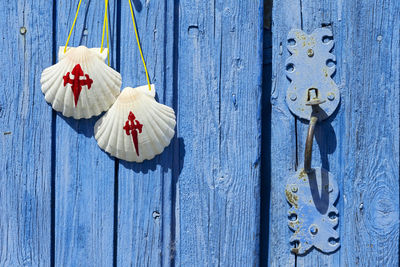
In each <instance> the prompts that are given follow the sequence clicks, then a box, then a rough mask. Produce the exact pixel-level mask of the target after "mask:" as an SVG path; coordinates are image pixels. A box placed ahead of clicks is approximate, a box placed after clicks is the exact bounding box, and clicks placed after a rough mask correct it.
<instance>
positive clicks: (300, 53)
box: [286, 28, 340, 120]
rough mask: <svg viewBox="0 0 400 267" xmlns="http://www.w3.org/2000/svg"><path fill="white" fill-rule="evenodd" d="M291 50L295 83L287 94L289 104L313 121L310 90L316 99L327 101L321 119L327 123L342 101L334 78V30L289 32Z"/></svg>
mask: <svg viewBox="0 0 400 267" xmlns="http://www.w3.org/2000/svg"><path fill="white" fill-rule="evenodd" d="M287 40H288V45H287V48H288V50H289V52H290V54H291V55H290V57H289V58H288V59H287V60H286V76H287V77H288V78H289V79H290V81H291V83H290V86H289V88H288V89H287V92H286V103H287V104H288V106H289V109H290V111H291V112H292V113H293V114H295V115H296V116H298V117H300V118H302V119H307V120H309V119H310V116H311V111H312V108H311V107H310V106H307V105H306V103H307V102H308V101H310V100H311V99H310V89H311V90H314V89H316V91H312V93H317V95H316V97H317V98H319V99H320V100H322V101H325V100H326V101H325V102H324V103H322V104H321V105H320V115H319V116H318V118H319V120H324V119H326V118H327V117H329V116H330V115H332V113H333V112H334V111H335V109H336V108H337V106H338V105H339V102H340V92H339V89H338V87H337V85H336V83H335V82H334V81H333V80H332V78H331V75H333V73H334V72H335V68H336V66H335V56H334V55H333V54H332V53H330V51H331V50H332V48H333V45H334V42H333V38H332V31H331V30H330V29H328V28H318V29H316V30H314V31H313V32H312V33H311V34H310V35H307V34H306V33H304V32H303V31H302V30H298V29H293V30H291V31H290V32H289V34H288V37H287Z"/></svg>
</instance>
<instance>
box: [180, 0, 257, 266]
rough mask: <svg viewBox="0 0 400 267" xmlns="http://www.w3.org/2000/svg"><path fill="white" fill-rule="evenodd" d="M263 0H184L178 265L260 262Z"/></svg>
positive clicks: (181, 49) (181, 13) (181, 6)
mask: <svg viewBox="0 0 400 267" xmlns="http://www.w3.org/2000/svg"><path fill="white" fill-rule="evenodd" d="M262 7H263V3H262V1H189V0H181V1H179V57H178V80H177V81H178V84H177V86H178V94H179V97H178V136H179V137H182V138H183V140H184V142H185V158H184V164H183V169H182V173H181V175H180V176H179V180H178V185H177V186H178V188H177V196H178V200H179V202H178V203H177V207H176V209H177V210H178V211H179V217H178V221H177V222H176V227H177V230H176V231H177V232H176V235H177V241H178V243H176V246H177V247H176V248H177V251H176V254H177V255H176V256H177V258H176V264H177V265H178V266H198V265H203V266H219V265H221V266H233V265H239V266H241V265H245V266H256V265H258V263H259V222H260V212H259V198H260V177H259V175H260V169H259V168H260V167H259V161H260V137H261V134H260V132H261V121H260V120H261V118H260V115H261V114H260V112H261V107H260V101H261V82H262V75H261V73H262V24H263V22H262V14H263V9H262Z"/></svg>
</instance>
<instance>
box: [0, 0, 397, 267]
mask: <svg viewBox="0 0 400 267" xmlns="http://www.w3.org/2000/svg"><path fill="white" fill-rule="evenodd" d="M133 2H134V6H135V12H136V16H137V20H138V27H139V32H140V37H141V40H142V44H143V50H144V54H145V57H146V60H147V63H148V65H149V69H150V75H151V79H152V81H153V82H154V83H155V84H156V86H157V92H158V100H159V101H160V102H162V103H165V104H167V105H170V106H172V107H173V108H174V109H175V111H176V113H177V121H178V125H177V129H176V130H177V134H176V137H175V138H174V140H173V141H172V144H171V146H169V147H168V148H167V149H166V151H165V152H164V153H163V154H162V155H160V156H158V157H156V159H154V160H152V161H149V162H146V163H144V164H140V165H139V164H128V163H126V162H122V161H121V162H119V161H117V164H116V162H115V161H114V159H113V158H110V157H109V156H107V155H106V154H105V153H104V152H102V151H101V150H100V149H99V148H98V147H97V144H96V142H95V140H94V138H93V124H94V122H95V120H96V119H92V120H82V121H78V122H77V121H74V120H71V119H66V118H63V117H62V116H60V115H59V114H55V113H53V112H52V110H51V107H50V106H49V105H47V104H46V102H45V100H44V98H43V95H42V93H41V91H40V84H39V79H40V74H41V71H42V69H43V68H45V67H47V66H49V65H51V64H52V63H54V62H55V61H56V58H55V52H56V51H57V50H58V46H60V45H64V43H65V38H66V36H67V33H68V30H69V27H70V25H71V22H72V19H73V16H74V14H75V9H76V5H77V1H53V2H52V1H42V0H39V1H22V0H17V1H8V2H7V3H4V4H3V6H2V8H1V9H0V15H1V16H2V18H5V20H4V21H5V22H4V24H2V25H1V26H0V29H1V31H2V38H1V40H0V51H2V53H1V56H0V62H1V72H0V73H1V81H2V84H1V85H0V95H1V97H0V129H1V132H0V135H1V141H0V147H1V161H0V173H1V177H0V238H1V239H0V240H1V241H0V265H1V266H23V265H26V266H37V265H44V266H49V265H52V263H53V265H54V266H93V265H95V266H112V265H118V266H124V265H129V264H132V265H139V266H142V265H146V264H148V265H156V266H157V265H174V266H202V265H208V266H214V265H222V266H223V265H225V266H227V265H241V266H249V265H250V266H254V265H258V264H260V265H264V266H265V265H266V264H267V263H269V264H270V265H271V266H294V264H295V263H296V262H297V266H325V265H330V266H339V265H344V266H347V265H348V266H351V265H360V266H361V265H365V266H368V265H370V266H377V265H379V266H397V265H398V242H399V239H398V234H399V210H398V208H399V194H398V189H399V181H398V172H399V102H400V101H399V98H400V97H399V93H398V88H399V79H398V77H399V69H398V66H399V50H398V46H399V35H398V32H399V16H398V14H399V10H400V7H399V5H400V3H398V1H394V0H390V1H386V2H382V3H375V2H372V1H340V0H339V1H333V0H324V1H315V0H307V1H305V0H301V1H300V0H296V1H295V0H285V1H279V4H277V1H276V3H275V4H276V6H275V7H274V12H273V18H274V19H273V29H274V31H273V40H272V45H273V49H272V57H273V60H272V63H273V73H272V78H273V81H272V98H271V103H272V113H271V120H272V124H271V128H269V127H268V125H266V122H268V118H269V113H268V111H269V101H268V100H266V101H263V105H262V107H263V109H261V107H260V101H261V65H262V61H261V58H262V46H261V42H262V32H261V25H262V21H261V17H262V3H260V1H239V0H236V1H235V0H228V1H220V0H218V1H192V0H180V1H151V0H150V1H144V0H134V1H133ZM102 7H103V1H100V0H96V1H94V0H93V1H83V3H82V6H81V13H80V16H79V18H78V22H77V25H76V29H75V32H74V34H73V37H72V39H71V45H74V46H76V45H80V44H83V45H88V46H99V44H100V32H101V26H102V14H103V8H102ZM110 15H111V16H112V19H111V22H110V24H111V25H110V28H111V41H112V42H111V44H112V65H113V66H114V67H116V68H119V69H120V70H121V73H122V74H123V78H124V86H127V85H129V86H136V85H140V84H143V83H145V77H144V73H143V69H142V66H141V62H140V59H139V57H138V54H137V48H136V44H135V41H134V39H133V32H132V28H131V21H130V20H129V19H128V18H129V17H128V16H129V10H128V9H127V1H125V0H117V1H110ZM321 24H323V25H325V26H328V27H331V28H332V30H333V34H334V36H335V48H334V53H335V55H336V56H337V71H336V75H335V76H334V80H335V81H336V83H337V84H338V85H339V86H340V89H341V93H342V102H341V105H340V107H339V110H338V111H337V112H336V113H334V114H333V116H332V117H331V119H328V120H327V121H325V122H322V123H321V124H319V125H318V126H317V129H316V140H317V144H318V146H315V154H314V157H313V158H314V162H313V166H321V167H324V168H325V169H327V170H329V171H330V172H332V173H334V174H335V175H336V177H337V179H338V184H339V187H340V190H341V192H343V193H341V194H340V196H339V201H338V208H339V210H340V214H342V216H341V217H340V226H339V229H340V240H341V248H340V250H339V251H338V252H337V253H334V254H329V255H325V254H322V253H320V252H319V251H317V250H312V251H311V252H310V253H308V254H307V255H305V256H303V257H297V258H296V257H295V256H294V255H293V254H290V248H291V246H290V244H289V242H288V240H289V238H290V235H291V232H290V230H289V229H288V227H287V216H286V215H287V209H288V204H287V201H286V200H285V196H284V194H283V193H282V192H283V191H284V186H285V181H286V178H287V177H289V175H292V174H294V173H295V169H296V165H297V163H299V164H301V162H297V161H298V160H301V158H300V157H297V154H298V155H301V154H302V152H303V149H304V141H303V140H305V134H306V128H307V123H305V122H303V121H298V120H296V119H295V118H294V117H293V116H292V114H291V113H290V112H289V110H288V108H287V105H286V103H285V90H286V88H287V87H288V84H289V83H288V80H287V78H286V77H285V64H284V63H285V59H286V58H287V52H286V49H285V39H286V36H287V33H288V32H289V30H290V29H292V28H303V30H304V31H305V32H307V33H310V32H311V31H312V30H313V29H315V28H318V27H321ZM22 26H25V28H26V32H24V31H22V33H23V34H21V33H20V27H22ZM85 28H87V32H86V31H85V30H84V29H85ZM267 39H268V38H267ZM268 51H269V50H265V52H268ZM52 58H53V62H52ZM266 58H267V60H266V61H265V62H264V64H265V66H266V67H265V70H268V68H269V67H270V66H271V65H270V63H269V62H270V61H269V60H268V59H270V58H269V57H266ZM130 66H131V67H130ZM264 77H266V79H265V83H266V84H268V80H269V79H268V78H267V77H268V73H267V74H266V75H265V76H264ZM266 95H268V88H266V89H265V92H263V99H264V98H266ZM261 111H264V112H261ZM53 114H54V115H53ZM261 120H263V124H264V126H265V128H263V135H262V137H263V140H264V141H265V142H264V143H263V144H262V151H263V152H264V153H265V154H264V155H263V157H262V160H261V161H260V149H261V144H260V137H261V136H260V134H261V125H260V121H261ZM244 129H245V130H244ZM264 130H265V131H264ZM269 135H271V136H270V138H269ZM269 140H271V146H268V144H269ZM296 140H297V142H296ZM296 144H297V147H296ZM317 155H320V156H319V157H318V156H317ZM260 164H261V167H260ZM260 171H261V172H262V173H263V174H264V175H265V176H262V177H261V179H260ZM269 174H270V176H271V180H269V179H268V178H269V176H268V175H269ZM269 182H270V189H271V191H269ZM260 186H261V190H260ZM269 193H270V197H271V202H270V205H269V209H268V208H267V207H268V199H269V195H268V194H269ZM260 194H261V198H260ZM260 199H261V202H260ZM260 203H261V204H263V203H264V204H265V206H264V205H263V207H261V209H260ZM260 215H261V219H260ZM267 221H268V222H269V226H270V227H269V228H270V229H269V231H268V229H264V228H262V227H263V226H264V227H268V223H267ZM260 222H261V224H262V225H261V226H260ZM264 223H265V224H264ZM260 234H261V235H262V236H261V237H260V236H259V235H260ZM268 239H269V242H267V241H268ZM267 243H268V244H269V246H267ZM260 245H261V247H260ZM267 251H268V262H267V259H266V258H265V257H266V255H267Z"/></svg>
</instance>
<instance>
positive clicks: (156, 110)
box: [94, 85, 176, 162]
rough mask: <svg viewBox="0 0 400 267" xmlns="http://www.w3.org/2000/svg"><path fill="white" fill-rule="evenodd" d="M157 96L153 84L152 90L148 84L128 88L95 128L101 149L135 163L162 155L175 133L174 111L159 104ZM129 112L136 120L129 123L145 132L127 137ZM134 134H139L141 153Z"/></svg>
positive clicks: (132, 133) (137, 133)
mask: <svg viewBox="0 0 400 267" xmlns="http://www.w3.org/2000/svg"><path fill="white" fill-rule="evenodd" d="M154 96H155V88H154V85H151V91H150V90H149V87H148V85H145V86H140V87H136V88H131V87H126V88H125V89H124V90H123V91H122V92H121V94H120V95H119V97H118V98H117V101H115V103H114V105H113V106H112V107H111V108H110V109H109V110H108V111H107V113H106V114H105V115H104V116H103V117H101V118H100V119H99V120H98V121H97V122H96V124H95V126H94V133H95V134H94V137H95V138H96V140H97V143H98V144H99V146H100V147H101V148H102V149H103V150H105V151H106V152H108V153H110V154H111V155H112V156H114V157H117V158H119V159H123V160H126V161H135V162H142V161H143V160H146V159H152V158H154V157H155V156H156V155H158V154H160V153H161V152H163V150H164V148H165V147H167V146H168V145H169V144H170V142H171V139H172V137H173V136H174V134H175V130H174V129H175V125H176V121H175V112H174V110H173V109H172V108H170V107H168V106H165V105H162V104H160V103H158V102H157V101H156V100H155V99H154ZM130 113H132V114H133V115H134V116H135V121H134V122H132V121H131V122H130V124H131V125H132V124H135V125H138V123H139V124H141V125H142V131H141V132H140V131H139V129H134V130H130V131H128V132H129V135H128V134H127V132H126V130H125V128H124V127H125V125H126V123H128V117H129V115H130ZM134 131H135V132H136V133H134ZM134 135H137V144H138V150H139V151H136V148H135V145H134V141H133V140H134V137H133V136H134Z"/></svg>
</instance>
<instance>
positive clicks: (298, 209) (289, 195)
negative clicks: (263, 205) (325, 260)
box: [285, 167, 340, 255]
mask: <svg viewBox="0 0 400 267" xmlns="http://www.w3.org/2000/svg"><path fill="white" fill-rule="evenodd" d="M285 195H286V199H287V201H288V202H289V203H290V205H291V208H290V209H289V210H288V217H289V218H288V225H289V227H290V229H291V230H293V231H294V232H293V233H292V236H291V237H290V243H296V247H293V248H292V249H291V251H292V252H293V253H295V254H297V255H304V254H305V253H307V252H308V251H309V250H310V249H312V248H313V247H315V248H318V249H319V250H320V251H322V252H325V253H331V252H334V251H336V250H337V249H338V248H339V247H340V242H339V240H338V239H339V234H338V231H337V227H336V226H337V225H338V222H339V219H338V215H339V214H338V210H337V208H336V207H335V206H334V203H336V201H337V198H338V196H339V187H338V184H337V182H336V178H335V176H334V175H333V174H332V173H330V172H328V171H327V170H325V169H322V168H319V167H317V168H313V170H312V171H311V172H309V173H306V172H305V171H304V169H303V168H301V169H299V170H298V171H297V172H296V174H295V175H293V176H291V177H289V179H288V181H287V184H286V188H285Z"/></svg>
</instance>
